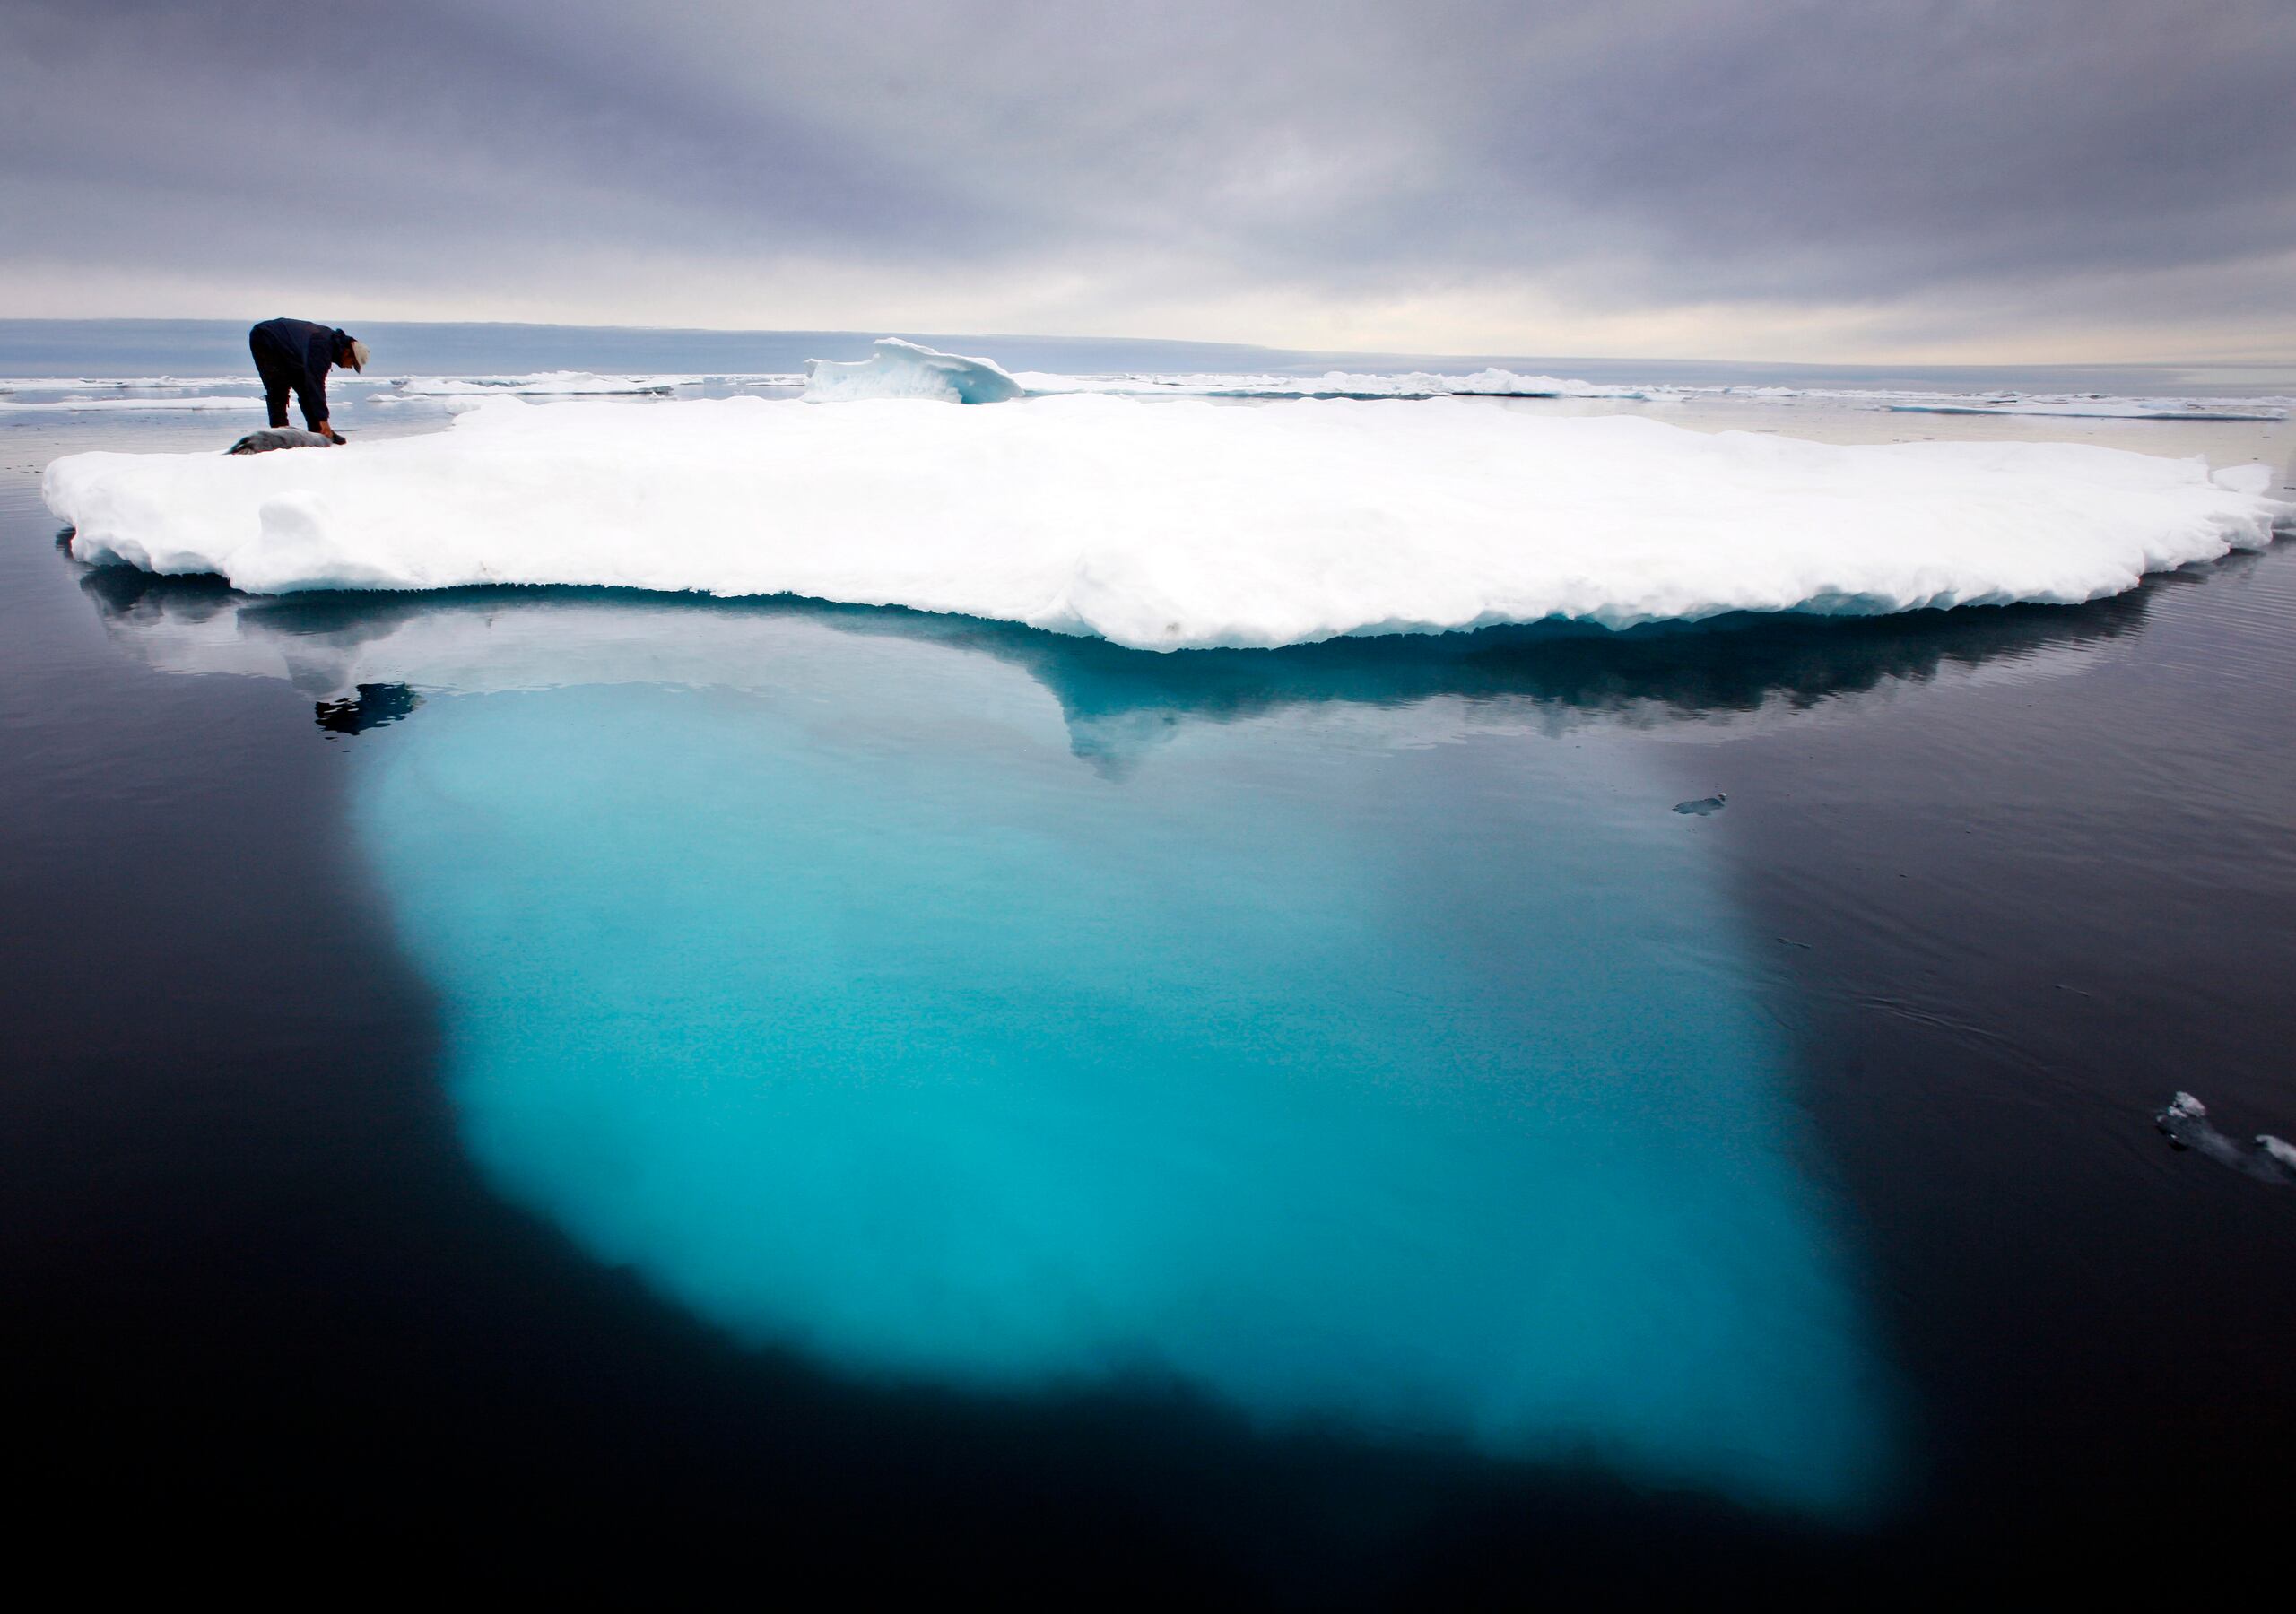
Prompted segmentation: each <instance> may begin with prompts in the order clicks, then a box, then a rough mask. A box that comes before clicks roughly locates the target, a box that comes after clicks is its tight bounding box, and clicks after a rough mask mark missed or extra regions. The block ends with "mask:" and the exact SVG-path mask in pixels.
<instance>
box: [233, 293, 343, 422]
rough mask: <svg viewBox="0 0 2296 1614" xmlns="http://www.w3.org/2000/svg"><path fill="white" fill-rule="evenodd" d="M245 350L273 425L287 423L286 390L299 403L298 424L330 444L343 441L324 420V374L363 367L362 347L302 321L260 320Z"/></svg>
mask: <svg viewBox="0 0 2296 1614" xmlns="http://www.w3.org/2000/svg"><path fill="white" fill-rule="evenodd" d="M248 351H249V352H251V353H253V354H254V355H255V369H256V374H257V375H259V376H261V377H263V401H264V404H265V406H266V407H267V408H268V409H269V410H270V411H271V423H272V424H273V425H274V426H284V425H286V424H287V395H288V394H289V393H290V392H292V393H293V394H294V395H295V402H296V403H298V404H301V405H302V408H303V424H304V425H306V426H308V427H309V428H310V429H311V430H313V431H316V432H317V433H318V434H319V435H320V436H321V437H323V438H326V440H327V441H328V442H330V443H340V442H342V441H343V438H342V437H341V435H340V434H338V433H337V432H336V431H335V428H334V427H332V426H330V425H328V424H327V422H326V372H327V369H328V367H330V366H332V365H337V364H340V365H342V366H344V368H345V369H354V370H363V369H366V368H367V344H366V343H363V342H353V341H352V339H351V337H350V335H349V334H348V333H346V332H343V331H337V330H331V329H329V328H328V327H327V326H326V325H313V324H312V323H311V322H310V321H309V320H308V319H266V320H265V321H264V322H263V323H262V324H261V325H257V326H256V327H255V329H253V330H251V331H249V332H248Z"/></svg>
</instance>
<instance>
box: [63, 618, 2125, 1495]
mask: <svg viewBox="0 0 2296 1614" xmlns="http://www.w3.org/2000/svg"><path fill="white" fill-rule="evenodd" d="M86 586H87V588H88V591H89V593H90V594H91V596H92V597H93V598H95V599H96V601H97V602H98V603H99V605H100V607H101V609H102V611H103V612H104V615H105V617H106V620H107V621H108V622H109V624H110V625H111V626H112V628H113V629H114V630H115V631H116V632H117V634H118V635H119V636H120V637H121V638H123V639H124V640H125V641H126V642H127V643H129V644H131V645H132V646H134V647H135V649H136V650H137V651H138V653H139V654H141V655H144V656H145V657H147V658H148V659H149V660H151V661H152V663H153V664H156V665H160V666H162V667H170V668H174V669H178V670H182V671H202V672H213V671H240V672H259V673H264V674H267V675H272V676H283V677H288V678H291V679H292V680H293V681H296V682H297V683H298V684H299V685H300V686H301V687H303V688H305V689H307V690H310V691H311V692H313V693H314V694H315V695H316V696H318V697H320V698H322V699H323V700H326V701H331V702H335V703H338V704H335V705H334V706H332V707H329V706H325V705H323V707H322V715H323V721H324V716H325V714H326V712H327V711H328V710H330V709H332V710H334V711H335V712H336V713H338V714H339V715H340V721H339V722H337V723H335V724H333V725H329V726H331V727H335V728H337V729H339V730H344V731H345V732H355V731H356V730H358V729H361V728H366V727H371V726H372V723H370V721H369V719H370V717H371V718H372V720H373V722H388V721H390V720H391V719H393V718H395V717H399V716H405V715H406V714H407V713H408V712H410V711H412V709H413V700H414V696H413V693H412V691H411V690H410V689H409V688H408V686H413V687H415V688H420V689H423V690H430V691H431V692H432V695H433V698H432V699H430V700H429V701H428V703H427V704H426V705H425V706H424V707H423V708H422V711H421V712H420V713H419V714H418V715H417V716H416V717H415V720H414V721H413V722H410V723H407V724H405V725H403V726H401V727H399V728H397V729H395V730H394V731H393V733H392V734H391V737H390V739H389V742H387V744H383V745H381V746H379V747H376V746H370V747H364V748H362V749H361V754H360V756H359V757H358V759H357V771H356V773H355V776H354V778H355V784H354V790H355V794H356V803H357V806H356V817H357V824H358V828H359V832H360V835H361V839H362V842H363V844H364V845H365V846H366V848H367V850H368V853H369V855H370V858H371V860H372V863H373V865H374V867H375V869H376V871H377V872H378V875H379V884H380V886H381V888H382V889H383V890H384V891H385V892H386V893H387V898H388V901H389V903H390V905H391V907H392V909H393V911H394V913H395V914H396V917H397V920H398V923H399V925H400V927H401V930H402V933H403V935H404V940H405V941H406V944H407V945H408V947H409V949H410V950H411V951H412V953H413V956H414V957H415V959H416V960H417V961H418V963H420V964H421V966H422V968H423V969H424V970H425V972H426V973H427V974H428V975H429V976H430V977H431V980H432V981H433V983H434V984H435V985H437V986H438V987H439V989H440V990H441V994H442V996H443V998H444V1000H445V1002H446V1003H447V1005H448V1017H449V1024H448V1037H449V1041H450V1046H451V1049H452V1054H451V1059H452V1070H451V1076H450V1080H451V1084H452V1092H453V1096H454V1098H455V1101H456V1105H457V1114H458V1118H459V1124H460V1126H461V1128H462V1130H463V1132H464V1135H465V1141H466V1143H467V1146H468V1147H469V1148H470V1150H472V1152H473V1154H474V1157H475V1158H476V1159H477V1160H478V1161H479V1163H480V1165H481V1166H482V1167H483V1169H484V1170H485V1171H486V1173H487V1174H488V1176H490V1178H491V1180H492V1181H493V1182H494V1183H495V1184H497V1185H498V1187H499V1188H500V1190H501V1191H502V1192H503V1193H506V1194H508V1195H509V1196H511V1197H513V1198H515V1199H516V1200H517V1201H519V1202H522V1203H524V1204H526V1205H528V1206H530V1207H531V1208H533V1209H535V1210H536V1211H539V1212H541V1213H543V1214H544V1215H545V1216H546V1217H548V1218H549V1219H551V1220H552V1221H553V1222H554V1223H556V1224H557V1225H558V1226H560V1227H561V1228H563V1229H564V1230H565V1231H566V1232H567V1233H568V1234H569V1235H570V1237H573V1238H574V1239H575V1240H576V1241H577V1242H578V1244H579V1245H581V1246H582V1247H583V1248H585V1249H586V1250H587V1251H588V1252H590V1253H591V1254H593V1255H594V1256H595V1257H596V1258H597V1259H599V1260H602V1261H605V1262H610V1263H618V1264H624V1265H628V1266H630V1267H631V1268H633V1269H635V1270H636V1271H639V1272H640V1273H642V1274H643V1275H644V1276H645V1277H646V1278H647V1279H648V1281H650V1282H651V1283H653V1284H654V1285H656V1286H657V1288H659V1289H661V1290H662V1291H664V1292H665V1293H666V1294H668V1295H670V1296H672V1297H675V1298H676V1299H677V1300H678V1301H680V1302H681V1303H682V1304H683V1305H685V1306H689V1307H691V1308H692V1309H693V1310H694V1311H695V1312H697V1313H698V1314H700V1315H704V1316H706V1317H709V1318H710V1319H712V1320H714V1321H716V1322H717V1323H719V1324H721V1325H723V1326H725V1327H726V1328H727V1329H729V1330H731V1331H733V1332H735V1333H736V1334H738V1335H740V1336H742V1337H744V1338H746V1339H751V1340H754V1341H760V1342H770V1343H774V1344H778V1345H785V1346H789V1347H794V1348H796V1349H802V1350H804V1351H806V1352H808V1353H810V1354H812V1355H813V1356H814V1357H816V1358H820V1359H822V1360H825V1361H828V1362H831V1363H833V1364H837V1365H839V1366H842V1367H845V1368H847V1369H848V1370H850V1371H854V1372H859V1373H864V1374H872V1375H892V1376H896V1377H910V1378H926V1379H932V1380H936V1381H941V1382H948V1383H954V1384H961V1385H965V1386H969V1387H973V1388H976V1389H980V1390H983V1391H988V1392H995V1393H1020V1392H1025V1391H1028V1390H1030V1389H1032V1388H1038V1387H1043V1386H1048V1385H1053V1386H1057V1385H1064V1384H1077V1383H1083V1382H1093V1381H1107V1380H1118V1381H1122V1380H1126V1379H1131V1378H1144V1379H1152V1380H1177V1381H1178V1382H1181V1383H1184V1384H1188V1385H1190V1386H1193V1387H1195V1388H1197V1389H1199V1390H1201V1391H1203V1392H1205V1393H1210V1394H1212V1395H1213V1396H1215V1397H1217V1398H1219V1399H1221V1400H1222V1401H1226V1402H1228V1403H1231V1404H1233V1405H1237V1406H1239V1407H1241V1408H1244V1409H1246V1410H1249V1411H1251V1412H1253V1413H1254V1414H1256V1415H1257V1416H1259V1417H1261V1418H1263V1419H1267V1420H1270V1421H1272V1422H1276V1423H1289V1422H1296V1421H1298V1420H1300V1419H1308V1420H1313V1421H1316V1422H1319V1423H1323V1424H1326V1425H1330V1426H1334V1427H1352V1428H1356V1429H1359V1430H1361V1431H1363V1432H1365V1433H1366V1434H1368V1435H1370V1436H1375V1437H1379V1438H1407V1439H1435V1440H1441V1441H1458V1442H1465V1443H1467V1444H1471V1445H1474V1446H1477V1447H1479V1448H1482V1449H1484V1450H1487V1451H1491V1452H1493V1453H1501V1454H1508V1455H1518V1456H1526V1457H1533V1458H1541V1457H1545V1458H1558V1457H1574V1458H1575V1457H1592V1458H1594V1459H1595V1460H1597V1461H1602V1462H1607V1463H1610V1464H1612V1465H1613V1466H1615V1467H1616V1468H1618V1469H1619V1470H1621V1471H1623V1472H1626V1473H1628V1474H1630V1475H1633V1476H1639V1477H1641V1478H1643V1479H1646V1480H1652V1481H1655V1482H1661V1483H1690V1484H1696V1485H1702V1486H1707V1487H1711V1488H1717V1489H1719V1490H1721V1491H1723V1492H1725V1493H1726V1494H1730V1495H1733V1496H1735V1497H1740V1498H1742V1499H1744V1500H1749V1501H1755V1502H1762V1503H1769V1504H1774V1505H1780V1506H1790V1507H1794V1508H1798V1509H1803V1510H1807V1511H1811V1512H1814V1513H1818V1514H1826V1515H1830V1516H1837V1517H1842V1516H1855V1515H1857V1514H1859V1513H1860V1512H1862V1511H1864V1510H1865V1509H1867V1508H1869V1507H1870V1506H1872V1505H1873V1504H1874V1501H1875V1500H1876V1498H1877V1497H1879V1496H1880V1495H1881V1494H1882V1492H1883V1490H1884V1489H1885V1488H1886V1484H1887V1477H1888V1475H1889V1473H1890V1471H1891V1468H1892V1460H1891V1457H1890V1451H1891V1444H1892V1443H1891V1437H1890V1434H1889V1425H1890V1418H1889V1412H1888V1404H1887V1403H1888V1397H1887V1394H1886V1393H1885V1392H1884V1390H1883V1388H1882V1383H1883V1374H1882V1370H1881V1369H1880V1367H1878V1365H1877V1364H1876V1362H1875V1361H1874V1356H1873V1352H1872V1350H1871V1349H1870V1348H1869V1346H1868V1344H1867V1342H1866V1340H1865V1333H1864V1330H1863V1327H1862V1325H1861V1323H1860V1320H1859V1306H1858V1303H1857V1297H1856V1293H1855V1288H1854V1284H1853V1282H1852V1279H1851V1274H1850V1271H1849V1270H1848V1266H1847V1265H1846V1263H1845V1261H1844V1258H1843V1255H1842V1253H1841V1248H1840V1241H1839V1237H1838V1236H1837V1234H1836V1233H1835V1232H1834V1231H1833V1230H1832V1229H1831V1227H1830V1213H1829V1209H1828V1206H1827V1205H1826V1203H1825V1202H1824V1200H1823V1196H1822V1194H1820V1193H1817V1192H1816V1191H1815V1190H1814V1189H1813V1187H1812V1186H1811V1184H1809V1183H1808V1182H1807V1181H1806V1180H1805V1176H1804V1174H1803V1171H1802V1169H1801V1166H1800V1162H1799V1161H1798V1160H1797V1158H1796V1150H1797V1143H1796V1126H1795V1124H1794V1119H1793V1111H1792V1108H1791V1106H1790V1105H1789V1104H1788V1103H1787V1092H1786V1084H1787V1082H1788V1081H1789V1080H1791V1076H1792V1064H1791V1055H1790V1052H1789V1050H1788V1049H1787V1047H1786V1046H1784V1044H1783V1042H1782V1039H1781V1037H1780V1036H1779V1033H1778V1031H1777V1030H1776V1028H1774V1027H1773V1025H1772V1024H1771V1023H1770V1021H1769V1020H1767V1019H1766V1018H1765V1016H1764V1015H1763V1013H1762V1011H1761V1007H1760V1005H1759V1003H1758V1002H1757V1001H1756V995H1755V993H1754V990H1753V987H1752V973H1753V971H1752V963H1751V962H1750V960H1749V958H1748V956H1747V953H1746V950H1745V942H1746V938H1745V936H1744V925H1743V924H1741V922H1740V920H1739V919H1738V917H1737V916H1736V915H1735V914H1733V913H1732V912H1731V911H1730V908H1729V907H1728V905H1727V904H1726V901H1725V899H1724V897H1723V895H1722V893H1721V890H1720V889H1719V884H1718V878H1717V874H1716V872H1715V871H1714V870H1713V869H1711V868H1710V867H1709V866H1708V862H1707V859H1706V857H1705V855H1704V854H1703V851H1702V847H1701V844H1700V840H1699V838H1698V832H1697V830H1696V829H1695V823H1696V820H1694V819H1692V820H1685V818H1683V816H1682V815H1678V814H1676V813H1674V812H1672V811H1668V806H1669V803H1671V802H1672V801H1673V799H1674V798H1673V795H1672V794H1668V793H1667V792H1666V791H1665V786H1664V783H1663V781H1661V780H1659V779H1657V778H1656V777H1650V776H1648V774H1647V772H1646V768H1647V767H1648V764H1647V763H1646V762H1645V761H1644V760H1642V757H1643V755H1644V753H1642V752H1640V751H1638V750H1637V749H1636V748H1635V746H1634V744H1633V743H1632V740H1633V736H1632V735H1631V733H1628V732H1627V731H1629V730H1631V729H1635V728H1648V727H1652V726H1659V727H1664V726H1666V725H1677V726H1680V725H1689V726H1693V727H1694V726H1696V725H1703V724H1711V723H1714V722H1718V721H1729V720H1732V719H1734V718H1738V717H1744V716H1748V715H1756V716H1759V715H1761V714H1764V713H1780V714H1786V715H1787V716H1791V715H1792V714H1794V713H1796V712H1800V711H1803V710H1806V709H1808V708H1810V707H1814V706H1817V705H1821V704H1823V703H1825V702H1828V701H1831V700H1835V699H1841V698H1844V697H1847V696H1852V695H1857V694H1859V693H1863V692H1866V691H1874V690H1883V689H1885V688H1887V687H1889V686H1892V685H1894V684H1901V683H1906V682H1918V681H1926V680H1931V679H1935V678H1938V677H1942V676H1962V675H1966V676H1978V675H1982V674H1983V673H1984V672H1986V670H1987V668H1988V667H2000V666H2015V665H2021V664H2043V663H2046V662H2047V660H2048V658H2049V657H2050V656H2052V655H2075V656H2078V655H2085V654H2088V653H2090V652H2092V650H2093V649H2094V648H2095V647H2096V646H2100V645H2102V644H2104V643H2106V642H2107V641H2109V640H2110V639H2111V638H2113V637H2114V636H2115V635H2116V634H2118V633H2120V632H2121V631H2123V630H2124V629H2126V628H2127V627H2128V626H2130V625H2131V624H2133V623H2134V622H2135V620H2137V619H2138V618H2139V617H2140V616H2141V613H2142V612H2143V611H2144V598H2145V596H2144V595H2142V594H2140V595H2136V596H2133V597H2130V598H2128V599H2125V600H2122V601H2118V602H2113V603H2107V604H2104V605H2101V606H2099V607H2093V608H2090V609H2087V610H2083V611H2078V612H2066V611H2023V612H2020V611H1996V612H1953V613H1949V614H1942V615H1937V616H1930V617H1923V618H1918V619H1912V620H1894V621H1890V622H1865V621H1860V622H1752V623H1737V624H1725V625H1721V626H1718V627H1709V628H1706V629H1672V630H1665V631H1658V632H1645V633H1639V634H1627V635H1613V634H1601V633H1590V632H1586V631H1582V630H1570V631H1560V632H1545V631H1536V630H1528V631H1516V632H1511V633H1505V634H1496V635H1478V636H1474V637H1472V638H1453V639H1442V640H1427V639H1422V640H1412V641H1402V642H1396V641H1387V642H1378V643H1372V642H1351V643H1342V644H1338V645H1332V646H1319V647H1315V648H1311V649H1305V650H1300V651H1291V652H1283V653H1273V654H1271V653H1265V652H1238V653H1206V654H1200V655H1180V656H1154V655H1142V654H1139V653H1135V652H1128V651H1123V650H1118V649H1115V648H1112V647H1110V646H1106V645H1103V644H1100V643H1099V642H1097V641H1086V640H1070V639H1062V638H1054V637H1052V636H1048V635H1043V634H1034V633H1028V632H1024V631H1017V630H1010V629H999V628H995V627H990V626H987V625H983V624H979V623H973V622H967V621H962V620H946V619H935V618H925V617H918V616H914V615H909V614H906V613H899V612H861V611H848V610H824V609H821V608H807V607H800V606H793V605H787V604H770V603H769V604H757V603H745V604H741V605H715V604H704V603H678V602H664V601H658V600H648V599H643V598H632V597H630V596H615V595H605V596H599V595H583V594H550V593H544V594H475V595H459V596H449V597H448V598H445V599H431V600H404V599H402V600H386V601H377V600H373V599H343V598H336V599H303V600H295V601H254V600H248V599H247V598H245V597H243V596H239V595H236V594H231V593H230V592H229V591H228V590H223V589H221V588H218V587H214V586H202V585H198V584H188V585H187V584H177V583H158V582H154V581H153V580H152V579H149V578H145V577H141V575H140V574H119V573H96V574H91V576H90V577H88V578H87V579H86ZM346 690H355V693H354V694H350V695H347V696H346V695H345V694H344V691H346ZM1048 695H1049V696H1050V699H1047V696H1048Z"/></svg>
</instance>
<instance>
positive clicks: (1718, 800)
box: [1674, 790, 1730, 818]
mask: <svg viewBox="0 0 2296 1614" xmlns="http://www.w3.org/2000/svg"><path fill="white" fill-rule="evenodd" d="M1729 800H1730V793H1729V792H1728V791H1726V790H1718V791H1716V792H1715V793H1714V794H1712V795H1710V796H1700V797H1699V798H1698V800H1696V801H1695V802H1676V803H1674V811H1676V812H1687V813H1692V814H1694V815H1695V816H1697V817H1699V818H1706V817H1708V816H1709V815H1710V814H1713V813H1717V812H1719V811H1722V809H1723V807H1724V806H1725V805H1726V804H1727V803H1728V802H1729Z"/></svg>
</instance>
